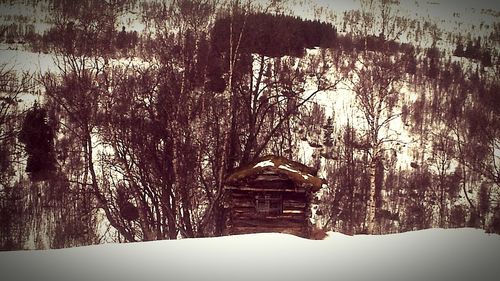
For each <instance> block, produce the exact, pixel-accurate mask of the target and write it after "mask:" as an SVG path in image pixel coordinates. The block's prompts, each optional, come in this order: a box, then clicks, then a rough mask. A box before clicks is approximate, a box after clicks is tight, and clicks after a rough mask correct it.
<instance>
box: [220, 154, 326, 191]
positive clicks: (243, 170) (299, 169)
mask: <svg viewBox="0 0 500 281" xmlns="http://www.w3.org/2000/svg"><path fill="white" fill-rule="evenodd" d="M259 175H280V176H283V177H285V178H286V179H289V180H291V181H293V182H294V183H295V184H296V185H297V186H300V187H304V188H309V189H311V190H312V191H318V190H320V189H321V186H322V185H323V182H324V181H323V180H322V179H320V178H318V177H317V176H316V173H315V171H314V169H313V168H311V167H308V166H306V165H304V164H301V163H299V162H295V161H292V160H289V159H287V158H285V157H281V156H274V155H268V156H264V157H261V158H258V159H257V160H255V161H254V162H252V163H250V164H248V165H245V166H242V167H240V168H238V169H237V170H236V171H235V172H234V173H232V174H231V175H229V177H228V178H227V179H226V184H227V185H231V186H239V185H241V184H242V183H244V182H248V181H250V180H253V179H255V178H257V176H259ZM264 180H265V179H264Z"/></svg>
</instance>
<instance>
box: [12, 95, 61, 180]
mask: <svg viewBox="0 0 500 281" xmlns="http://www.w3.org/2000/svg"><path fill="white" fill-rule="evenodd" d="M19 141H20V142H22V143H23V144H24V146H25V151H26V153H27V154H28V161H27V164H26V172H27V173H28V174H29V175H30V178H31V180H33V181H42V180H47V179H48V178H49V176H50V174H51V173H52V172H53V171H55V162H56V160H55V156H54V132H53V129H52V128H51V127H50V125H49V122H48V118H47V111H46V110H45V109H43V108H39V107H38V104H36V103H35V105H34V106H33V108H32V109H31V110H29V111H28V113H27V114H26V116H25V118H24V122H23V126H22V129H21V132H20V133H19Z"/></svg>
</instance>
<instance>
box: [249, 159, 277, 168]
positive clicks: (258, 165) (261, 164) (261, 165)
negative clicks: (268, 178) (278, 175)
mask: <svg viewBox="0 0 500 281" xmlns="http://www.w3.org/2000/svg"><path fill="white" fill-rule="evenodd" d="M269 166H273V167H274V163H273V161H271V160H265V161H262V162H259V163H257V164H255V166H253V167H254V168H259V167H269Z"/></svg>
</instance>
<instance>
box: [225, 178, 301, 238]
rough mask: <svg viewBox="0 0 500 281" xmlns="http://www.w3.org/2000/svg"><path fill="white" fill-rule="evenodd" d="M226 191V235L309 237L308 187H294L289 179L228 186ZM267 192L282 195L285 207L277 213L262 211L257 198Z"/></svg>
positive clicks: (275, 195) (271, 194)
mask: <svg viewBox="0 0 500 281" xmlns="http://www.w3.org/2000/svg"><path fill="white" fill-rule="evenodd" d="M284 184H286V185H284ZM227 192H228V197H227V200H228V203H229V204H228V208H229V214H228V215H229V217H228V221H227V225H226V227H227V231H226V232H227V234H245V233H260V232H280V233H289V234H294V235H297V236H301V237H307V236H308V233H309V222H308V219H309V202H308V198H309V194H308V193H307V192H306V190H304V189H298V188H295V187H294V185H293V184H290V183H289V182H283V183H282V184H280V183H276V182H273V184H270V185H265V183H259V184H257V185H245V186H242V187H237V188H228V189H227ZM265 195H269V196H272V197H274V198H276V197H281V199H282V210H281V211H280V212H277V213H272V212H271V213H267V212H259V211H258V210H257V208H256V201H257V199H256V198H257V196H260V197H263V196H265Z"/></svg>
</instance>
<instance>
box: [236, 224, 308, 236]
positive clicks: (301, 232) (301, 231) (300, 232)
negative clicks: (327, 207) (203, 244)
mask: <svg viewBox="0 0 500 281" xmlns="http://www.w3.org/2000/svg"><path fill="white" fill-rule="evenodd" d="M266 232H277V233H288V234H293V235H297V236H300V237H306V236H307V233H308V230H307V228H303V227H300V228H299V227H297V228H279V227H247V226H246V227H243V226H240V227H232V228H231V229H230V230H229V233H231V234H233V235H234V234H246V233H266Z"/></svg>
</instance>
